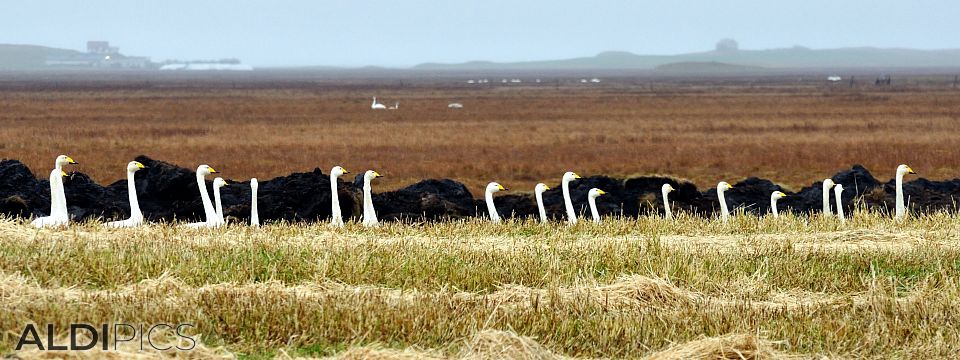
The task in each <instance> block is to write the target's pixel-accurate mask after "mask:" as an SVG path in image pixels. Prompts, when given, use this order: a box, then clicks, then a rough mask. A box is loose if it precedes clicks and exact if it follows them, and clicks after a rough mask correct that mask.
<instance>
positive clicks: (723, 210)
mask: <svg viewBox="0 0 960 360" xmlns="http://www.w3.org/2000/svg"><path fill="white" fill-rule="evenodd" d="M717 199H719V200H720V220H723V222H727V219H728V218H729V217H730V211H729V210H727V199H726V198H725V197H724V196H723V190H720V189H719V188H718V189H717Z"/></svg>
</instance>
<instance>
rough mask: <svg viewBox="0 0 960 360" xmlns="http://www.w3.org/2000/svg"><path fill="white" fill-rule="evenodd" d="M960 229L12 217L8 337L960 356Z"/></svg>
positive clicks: (251, 351)
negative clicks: (151, 328) (42, 327)
mask: <svg viewBox="0 0 960 360" xmlns="http://www.w3.org/2000/svg"><path fill="white" fill-rule="evenodd" d="M958 224H960V221H958V219H957V217H956V216H954V215H947V214H936V215H931V216H927V217H923V218H915V219H910V220H908V221H907V222H905V223H902V224H899V225H896V224H894V223H893V222H892V221H890V219H889V218H887V217H886V216H883V215H880V214H876V213H857V214H855V217H854V218H853V219H852V220H851V221H850V222H848V223H847V224H845V225H841V224H839V223H838V222H837V221H836V220H835V219H823V218H819V217H812V218H807V217H793V216H786V217H783V218H780V219H776V220H775V219H771V218H757V217H755V216H736V217H734V218H733V219H732V221H731V222H730V223H729V224H727V225H723V224H720V223H718V222H711V221H709V220H703V219H700V218H689V217H681V218H679V219H677V220H676V221H675V222H669V221H665V220H662V219H659V218H652V217H642V218H640V219H637V220H609V221H605V222H604V223H603V224H601V225H593V224H580V225H577V226H574V227H567V226H562V225H551V226H544V225H539V224H533V223H516V222H508V223H506V224H502V225H496V226H494V225H489V224H487V223H485V222H482V221H477V222H471V221H466V222H447V223H435V224H421V225H410V224H392V225H389V226H385V227H383V228H379V229H374V230H370V229H364V228H361V227H359V226H357V225H356V224H351V225H350V226H348V227H347V228H345V229H343V230H331V229H329V228H327V227H325V226H323V225H311V226H302V225H288V224H287V225H284V224H281V225H272V226H268V227H266V228H263V229H259V230H258V229H250V228H247V227H243V226H240V227H237V226H230V227H227V228H223V229H215V230H192V229H182V228H175V227H170V226H168V225H152V226H149V227H146V228H142V229H136V230H103V229H101V228H100V225H99V224H96V223H91V224H86V225H77V226H74V227H73V228H71V229H69V230H64V231H55V230H41V231H37V230H34V229H29V228H28V227H26V226H25V225H23V224H21V223H17V222H14V221H2V222H0V299H3V301H2V302H0V313H3V314H6V315H5V316H3V317H0V333H2V334H4V335H3V337H2V338H0V353H7V352H9V351H11V348H12V347H13V344H15V342H16V337H17V336H18V334H19V331H20V329H22V327H23V326H24V324H25V323H27V322H35V323H39V324H45V323H52V324H56V325H57V326H58V327H59V328H65V327H66V326H67V324H69V323H71V322H84V323H93V324H100V323H113V322H124V323H146V324H153V323H157V322H168V323H170V322H172V323H179V322H188V323H193V324H196V326H197V328H196V329H195V330H196V334H202V336H201V337H200V339H201V340H202V343H203V345H204V347H203V348H201V349H199V350H197V351H195V352H190V353H181V354H180V355H182V356H187V357H197V358H201V357H207V356H212V355H222V356H233V355H240V356H242V357H252V358H273V357H280V358H289V357H301V356H303V357H324V356H337V357H340V358H370V357H378V358H412V357H433V358H502V357H512V358H558V357H574V358H593V357H615V358H620V357H631V358H653V359H679V358H684V359H688V358H702V359H716V358H724V359H726V358H729V359H738V358H740V356H741V355H742V356H744V357H745V358H751V359H752V358H757V359H764V358H782V357H799V358H817V357H821V356H828V357H843V358H935V357H939V358H943V357H952V356H955V355H956V354H958V353H960V345H958V344H960V328H958V327H957V326H956V324H957V323H958V321H960V318H958V316H960V315H958V314H960V246H958V244H960V231H958V230H960V227H958ZM53 354H57V353H56V352H54V353H44V352H38V351H32V352H31V351H27V352H22V353H18V354H17V355H18V356H22V357H23V358H32V357H34V356H50V355H53ZM61 355H62V353H61ZM86 355H87V356H90V357H97V356H103V355H104V354H103V353H98V352H93V353H86ZM113 355H118V356H121V355H123V354H122V353H121V354H118V353H113ZM127 355H128V356H129V355H130V353H128V354H127Z"/></svg>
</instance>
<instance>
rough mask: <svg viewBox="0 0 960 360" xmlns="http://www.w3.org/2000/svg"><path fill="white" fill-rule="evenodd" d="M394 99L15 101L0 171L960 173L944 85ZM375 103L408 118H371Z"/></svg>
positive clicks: (292, 91)
mask: <svg viewBox="0 0 960 360" xmlns="http://www.w3.org/2000/svg"><path fill="white" fill-rule="evenodd" d="M384 83H385V84H389V85H384V86H382V87H378V86H377V85H376V84H367V85H351V86H345V85H344V86H339V85H337V84H336V82H335V81H333V82H329V83H326V84H318V85H315V86H303V85H302V84H300V85H297V86H285V85H283V84H282V83H281V84H280V85H279V86H248V87H244V86H235V84H234V86H222V85H223V83H222V81H221V82H220V83H217V84H218V85H217V86H209V87H206V86H204V84H203V83H202V82H200V83H197V84H194V83H190V84H189V85H190V86H156V84H152V85H150V84H147V85H143V86H140V85H138V84H136V83H132V84H124V85H123V86H110V84H107V85H103V83H102V82H101V83H97V84H95V85H91V86H58V85H57V84H56V83H52V82H50V81H47V82H43V83H40V84H39V85H38V84H33V85H30V86H6V88H3V89H0V158H16V159H20V160H22V161H24V162H25V163H26V164H27V165H28V166H30V167H31V168H32V169H33V170H34V171H35V172H36V173H38V174H41V173H42V174H46V172H47V171H48V169H49V168H50V167H51V166H52V161H53V158H54V157H55V156H56V155H58V154H60V153H65V154H69V155H71V156H73V157H74V158H75V159H77V161H79V162H80V163H81V165H80V166H79V170H81V171H83V172H86V173H89V174H90V175H92V176H93V177H94V178H95V179H96V180H97V181H100V182H104V183H105V182H111V181H114V180H117V179H120V178H121V177H122V176H123V166H124V164H125V163H126V162H127V161H129V160H130V159H132V158H133V157H134V156H136V155H140V154H145V155H148V156H151V157H154V158H157V159H162V160H166V161H170V162H173V163H175V164H178V165H181V166H184V167H188V168H193V167H196V166H197V164H200V163H206V164H210V165H211V166H214V167H215V168H217V170H220V171H221V172H223V173H224V176H225V177H227V178H232V179H237V180H242V179H247V178H249V177H259V178H261V179H267V178H271V177H275V176H278V175H285V174H288V173H291V172H295V171H308V170H311V169H313V168H314V167H320V168H321V169H323V170H324V172H325V173H326V172H328V171H329V168H330V167H332V166H334V165H338V164H339V165H343V166H344V167H346V168H348V169H350V170H354V171H362V170H366V169H376V170H378V171H380V172H381V173H383V174H385V175H387V177H386V178H385V179H384V180H383V182H382V183H381V188H382V189H386V188H395V187H398V186H401V185H404V184H409V183H413V182H415V181H417V180H420V179H423V178H453V179H457V180H460V181H463V182H465V183H466V184H468V185H469V186H470V188H471V190H472V191H474V192H475V193H476V192H477V191H478V190H479V189H480V188H481V186H482V185H484V184H486V182H488V181H493V180H497V181H500V182H501V183H503V184H505V185H507V186H508V187H512V188H515V189H518V190H523V189H532V187H533V185H534V184H535V183H537V182H541V181H542V182H546V183H548V184H556V183H557V182H559V178H560V175H561V174H562V173H563V172H564V171H568V170H573V171H577V172H579V173H580V174H583V175H590V174H609V175H619V176H624V175H633V174H649V173H659V174H670V175H675V176H679V177H684V178H688V179H691V180H693V181H695V182H696V183H697V184H698V185H700V186H711V185H713V184H715V183H716V182H717V181H720V180H728V181H731V180H732V181H736V180H740V179H742V178H744V177H747V176H760V177H766V178H770V179H772V180H774V181H777V182H780V183H782V184H785V185H787V186H792V187H799V186H802V185H807V184H809V183H811V182H813V181H815V180H817V179H821V178H823V177H826V176H829V175H831V174H833V173H835V172H836V171H837V170H840V169H843V168H847V167H849V166H850V165H852V164H855V163H860V164H863V165H865V166H867V167H868V168H869V169H871V170H873V171H875V172H876V174H875V175H876V176H877V177H878V178H880V179H887V178H889V176H891V175H892V172H893V169H894V168H895V167H896V166H897V164H899V163H907V164H910V165H911V166H912V167H913V168H914V169H915V170H917V171H918V172H920V174H921V176H925V177H929V178H953V177H957V176H958V175H960V136H958V134H960V132H958V130H960V91H956V90H953V89H950V88H948V87H940V88H932V87H924V88H921V87H894V88H874V87H870V86H863V87H859V88H856V89H849V88H846V87H836V88H830V87H827V86H819V85H818V86H790V85H789V84H786V85H784V84H780V85H777V86H772V85H771V86H768V87H754V86H752V85H750V86H746V85H744V86H704V85H702V84H700V85H698V84H695V83H693V84H692V85H691V84H686V83H683V84H681V83H674V84H673V85H672V86H670V87H660V89H659V90H658V88H655V87H652V86H644V85H635V86H634V85H631V83H626V82H625V83H620V84H619V85H613V84H611V85H606V84H604V86H593V87H576V86H559V87H555V86H543V87H499V88H498V87H490V88H482V89H477V88H466V87H463V86H459V87H457V86H441V85H436V86H434V85H422V86H406V87H398V86H396V85H395V84H396V83H397V81H388V80H385V81H384ZM17 84H19V85H22V84H23V83H22V82H20V83H17ZM181 85H182V84H181ZM237 87H239V88H237ZM373 95H376V96H378V97H379V99H381V101H382V102H384V103H386V104H388V105H393V102H394V101H399V102H400V109H399V110H391V111H372V110H370V107H369V105H370V97H371V96H373ZM452 101H459V102H462V103H463V104H464V105H465V108H464V109H459V110H453V109H447V107H446V105H447V103H449V102H452Z"/></svg>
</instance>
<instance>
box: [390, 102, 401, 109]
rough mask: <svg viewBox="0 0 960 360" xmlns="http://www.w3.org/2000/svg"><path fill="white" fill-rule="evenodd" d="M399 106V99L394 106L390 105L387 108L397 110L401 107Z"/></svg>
mask: <svg viewBox="0 0 960 360" xmlns="http://www.w3.org/2000/svg"><path fill="white" fill-rule="evenodd" d="M399 108H400V102H399V101H397V102H396V103H394V105H393V106H391V107H389V108H387V109H388V110H396V109H399Z"/></svg>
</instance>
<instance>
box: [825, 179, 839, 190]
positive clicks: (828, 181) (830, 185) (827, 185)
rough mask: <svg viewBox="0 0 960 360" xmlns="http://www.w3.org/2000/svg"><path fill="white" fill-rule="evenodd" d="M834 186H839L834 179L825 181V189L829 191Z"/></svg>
mask: <svg viewBox="0 0 960 360" xmlns="http://www.w3.org/2000/svg"><path fill="white" fill-rule="evenodd" d="M834 185H837V183H835V182H833V179H823V187H825V188H828V189H829V188H832V187H833V186H834Z"/></svg>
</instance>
